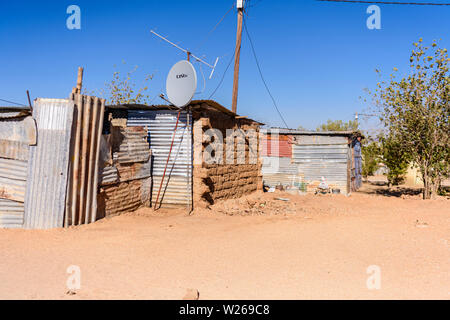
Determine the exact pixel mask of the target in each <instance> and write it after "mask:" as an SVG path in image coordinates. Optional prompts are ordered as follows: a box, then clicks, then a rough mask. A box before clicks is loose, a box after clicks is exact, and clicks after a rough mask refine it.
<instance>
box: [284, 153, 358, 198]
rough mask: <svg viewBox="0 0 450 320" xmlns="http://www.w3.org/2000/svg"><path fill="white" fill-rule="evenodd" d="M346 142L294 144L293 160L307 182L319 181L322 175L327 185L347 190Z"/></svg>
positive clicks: (347, 155)
mask: <svg viewBox="0 0 450 320" xmlns="http://www.w3.org/2000/svg"><path fill="white" fill-rule="evenodd" d="M348 161H349V148H348V145H347V144H330V145H325V144H320V145H294V148H293V162H294V163H296V164H297V165H298V170H299V173H300V174H302V175H303V176H304V181H305V182H307V183H310V184H311V183H316V184H317V183H319V182H320V181H321V178H322V177H324V178H325V180H326V182H327V183H328V185H330V186H332V187H337V188H339V189H341V192H343V193H344V192H348V190H347V186H348Z"/></svg>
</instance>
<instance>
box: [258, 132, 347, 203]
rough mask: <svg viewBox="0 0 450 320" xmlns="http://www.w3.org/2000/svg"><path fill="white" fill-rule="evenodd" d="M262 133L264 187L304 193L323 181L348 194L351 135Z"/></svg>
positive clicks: (314, 188) (333, 133) (334, 133)
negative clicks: (289, 187) (296, 190)
mask: <svg viewBox="0 0 450 320" xmlns="http://www.w3.org/2000/svg"><path fill="white" fill-rule="evenodd" d="M261 132H262V136H263V138H262V145H263V148H262V158H263V159H262V160H263V166H262V174H263V183H264V184H265V185H267V186H270V187H274V186H277V185H283V186H284V187H288V186H297V187H300V189H303V191H307V192H314V191H315V190H316V189H317V187H318V186H319V184H320V182H321V180H322V178H324V179H325V182H326V183H327V184H328V186H329V187H330V188H333V189H339V190H340V193H342V194H346V195H348V194H350V192H351V191H352V188H351V180H352V167H353V160H352V143H351V142H352V137H353V135H354V133H353V132H351V131H343V132H309V131H299V130H292V129H276V128H275V129H265V130H261Z"/></svg>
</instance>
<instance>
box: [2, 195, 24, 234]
mask: <svg viewBox="0 0 450 320" xmlns="http://www.w3.org/2000/svg"><path fill="white" fill-rule="evenodd" d="M24 212H25V209H24V204H23V202H17V201H12V200H8V199H0V228H22V227H23V220H24Z"/></svg>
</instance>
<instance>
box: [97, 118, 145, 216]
mask: <svg viewBox="0 0 450 320" xmlns="http://www.w3.org/2000/svg"><path fill="white" fill-rule="evenodd" d="M127 116H128V113H127V112H123V111H122V112H110V111H108V112H107V113H106V115H105V118H106V120H105V122H106V123H107V125H105V130H104V134H103V136H102V139H101V150H100V172H99V181H100V183H99V184H100V189H99V193H98V197H97V198H98V215H99V217H107V216H113V215H118V214H121V213H126V212H130V211H135V210H137V209H138V208H140V207H142V206H149V204H150V203H149V201H150V190H151V181H152V179H151V168H152V166H151V160H152V158H151V150H150V146H149V143H148V141H147V130H146V128H144V127H129V126H127Z"/></svg>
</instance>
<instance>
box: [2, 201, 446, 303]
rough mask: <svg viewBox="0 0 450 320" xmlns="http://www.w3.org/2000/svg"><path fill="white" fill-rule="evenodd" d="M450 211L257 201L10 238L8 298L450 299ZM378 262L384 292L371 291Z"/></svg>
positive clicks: (5, 273)
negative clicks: (76, 281) (76, 286)
mask: <svg viewBox="0 0 450 320" xmlns="http://www.w3.org/2000/svg"><path fill="white" fill-rule="evenodd" d="M369 193H373V192H369ZM276 197H283V198H289V199H290V201H289V202H285V201H281V200H275V199H274V198H276ZM237 205H239V210H237V209H236V206H237ZM449 205H450V202H449V200H445V199H440V200H436V201H422V200H420V197H419V196H414V195H411V196H407V197H406V199H403V198H401V197H389V196H385V195H376V194H365V193H359V194H353V195H352V196H351V197H348V198H347V197H345V196H312V195H308V196H291V195H286V194H255V195H252V196H250V197H247V198H246V199H242V200H239V201H229V202H227V203H223V204H219V205H217V206H213V207H211V209H204V210H200V211H198V212H195V214H194V215H192V216H187V215H186V214H185V213H183V212H175V213H174V212H172V213H168V212H164V211H160V212H159V213H158V216H156V215H155V214H154V213H153V212H152V210H150V209H144V210H140V211H138V212H137V213H131V214H127V215H122V216H118V217H113V218H110V219H105V220H102V221H99V222H97V223H95V224H93V225H89V226H82V227H77V228H72V229H69V230H49V231H24V230H0V252H1V259H0V298H1V299H16V298H18V299H181V298H182V297H183V296H184V294H185V292H186V290H187V289H188V288H195V289H197V290H198V291H199V292H200V299H366V298H367V299H405V298H412V299H431V298H433V299H434V298H436V299H449V298H450V206H449ZM226 213H228V214H233V216H230V215H228V214H226ZM71 265H76V266H79V267H80V270H81V289H80V290H77V291H76V294H74V295H71V294H67V291H68V289H67V286H66V281H67V279H68V277H69V274H67V273H66V271H67V268H68V267H69V266H71ZM372 265H375V266H378V267H379V268H380V271H381V278H380V279H381V289H379V290H369V289H368V288H367V285H366V281H367V279H368V277H369V276H370V274H368V273H367V268H368V267H369V266H372Z"/></svg>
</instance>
